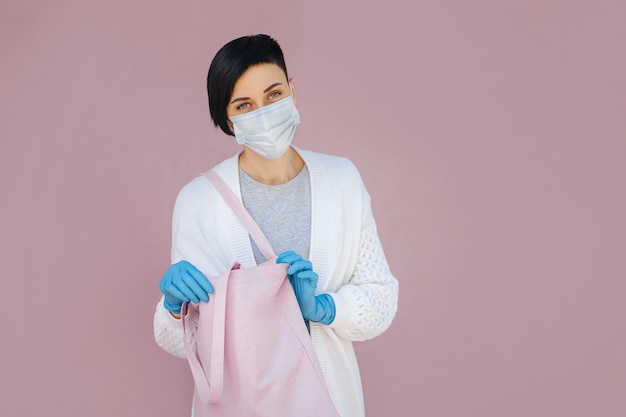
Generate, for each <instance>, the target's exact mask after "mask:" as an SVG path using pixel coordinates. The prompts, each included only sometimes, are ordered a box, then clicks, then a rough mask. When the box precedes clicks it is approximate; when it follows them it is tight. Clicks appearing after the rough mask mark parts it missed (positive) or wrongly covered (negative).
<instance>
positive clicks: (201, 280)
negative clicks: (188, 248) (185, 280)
mask: <svg viewBox="0 0 626 417" xmlns="http://www.w3.org/2000/svg"><path fill="white" fill-rule="evenodd" d="M187 273H188V274H189V275H190V276H191V277H193V279H194V280H195V281H196V282H197V283H198V285H200V287H202V289H203V290H204V292H205V293H207V294H213V291H214V290H213V285H211V282H210V281H209V280H208V279H207V278H206V277H205V276H204V274H203V273H202V272H200V270H199V269H198V268H196V267H195V266H193V265H191V264H189V266H188V267H187Z"/></svg>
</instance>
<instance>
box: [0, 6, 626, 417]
mask: <svg viewBox="0 0 626 417" xmlns="http://www.w3.org/2000/svg"><path fill="white" fill-rule="evenodd" d="M624 16H626V3H625V2H623V1H622V0H615V1H608V0H606V1H604V0H603V1H598V0H595V1H592V0H588V1H572V0H567V1H566V0H562V1H556V0H535V1H496V0H491V1H487V0H481V1H471V2H470V1H465V0H450V1H408V0H404V1H402V0H390V1H385V2H374V1H369V2H367V1H366V2H363V1H344V2H341V1H340V2H337V1H330V0H318V1H306V0H297V1H294V0H289V1H286V0H285V1H280V0H273V1H268V2H245V1H244V2H225V1H224V2H209V1H204V2H202V1H191V0H189V1H179V2H174V1H163V0H158V1H154V0H151V1H148V0H143V1H139V0H137V1H99V2H94V1H79V0H74V1H71V0H64V1H56V2H44V1H39V2H37V1H17V0H14V1H2V3H0V60H1V62H0V63H1V66H0V118H1V123H0V139H1V146H2V147H1V152H0V162H1V165H0V186H1V193H2V200H1V201H2V203H1V206H0V207H1V210H2V212H1V216H0V230H1V239H2V246H1V247H0V253H1V256H2V258H1V265H2V272H1V275H2V281H1V282H2V284H1V285H2V287H1V288H2V289H1V292H0V294H1V296H0V300H1V302H0V308H1V311H2V327H1V330H0V332H1V334H0V340H1V342H0V343H1V346H0V348H1V351H0V360H1V361H2V364H1V371H0V414H1V415H3V416H14V417H19V416H41V415H46V416H50V417H61V416H63V417H67V416H90V417H100V416H102V417H105V416H106V417H110V416H163V417H166V416H186V415H188V411H189V406H190V398H191V391H192V385H191V377H190V374H189V370H188V367H187V364H186V362H184V361H182V360H179V359H176V358H173V357H171V356H169V355H167V354H166V353H164V352H163V351H161V350H160V349H159V348H158V347H157V346H156V344H155V343H154V340H153V336H152V315H153V311H154V305H155V303H156V301H157V299H158V298H159V296H160V293H159V290H158V280H159V279H160V277H161V275H162V273H163V272H164V270H165V269H166V267H167V266H168V264H169V245H170V216H171V211H172V207H173V203H174V199H175V197H176V193H177V192H178V190H179V189H180V187H182V186H183V185H184V184H185V183H186V182H187V181H189V180H190V179H191V178H193V176H194V175H195V174H196V173H198V172H200V171H203V170H206V169H208V168H210V167H211V166H213V165H214V164H215V163H217V162H219V161H220V160H222V159H224V158H225V157H227V156H230V155H232V154H233V153H234V152H235V151H236V149H237V147H236V146H235V145H234V144H233V141H232V139H229V138H226V137H225V136H224V135H222V134H221V133H220V132H219V131H218V130H216V129H214V128H213V127H212V125H211V123H210V119H209V115H208V109H207V99H206V93H205V90H204V85H205V76H206V70H207V68H208V65H209V62H210V60H211V58H212V57H213V55H214V53H215V52H216V51H217V49H218V48H219V47H220V46H221V45H223V44H224V43H225V42H227V41H229V40H231V39H232V38H235V37H238V36H241V35H244V34H252V33H258V32H266V33H268V34H270V35H273V36H275V37H276V38H277V39H278V40H279V41H280V43H281V44H282V46H283V48H284V50H285V52H286V58H287V63H288V68H289V70H290V75H291V76H292V77H294V78H295V80H296V88H297V94H298V107H299V109H300V112H301V114H302V124H301V125H300V127H299V130H298V135H297V136H296V142H295V143H296V144H297V145H298V146H300V147H303V148H309V149H313V150H318V151H322V152H328V153H334V154H340V155H345V156H348V157H350V158H351V159H352V160H353V161H354V162H355V163H356V164H357V166H359V168H360V169H361V172H362V174H363V177H364V179H365V181H366V184H367V185H368V188H369V190H370V193H371V194H372V197H373V208H374V213H375V215H376V217H377V221H378V225H379V231H380V236H381V239H382V241H383V244H384V246H385V249H386V253H387V256H388V259H389V262H390V264H391V266H392V271H393V272H394V273H395V275H396V276H397V277H398V278H399V280H400V282H401V296H400V308H399V311H398V315H397V318H396V320H395V322H394V324H393V326H392V327H391V328H390V330H389V331H388V332H386V333H385V334H383V335H382V336H381V337H379V338H377V339H374V340H372V341H368V342H364V343H359V344H357V349H358V355H359V359H360V363H361V369H362V374H363V381H364V382H363V383H364V387H365V394H366V404H367V410H368V417H377V416H391V415H393V416H407V417H408V416H428V417H453V416H454V417H456V416H477V417H478V416H480V417H484V416H489V417H491V416H494V417H496V416H498V417H500V416H507V417H518V416H519V417H528V416H533V417H538V416H550V417H554V416H569V417H576V416H581V417H583V416H585V417H587V416H602V417H613V416H615V417H617V416H624V415H626V395H625V393H626V324H625V323H626V303H625V302H624V294H625V293H626V283H625V277H626V270H625V269H626V268H625V267H624V260H625V259H626V253H625V247H626V238H625V236H626V226H625V221H624V213H625V212H626V197H625V193H624V190H625V189H626V169H625V168H624V160H625V156H626V145H625V139H626V111H625V110H626V82H625V77H624V74H626V58H625V54H624V50H625V49H624V48H625V45H626V24H624Z"/></svg>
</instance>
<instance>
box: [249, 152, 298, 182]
mask: <svg viewBox="0 0 626 417" xmlns="http://www.w3.org/2000/svg"><path fill="white" fill-rule="evenodd" d="M239 167H240V168H241V169H243V171H244V172H245V173H246V174H248V175H249V176H250V177H252V178H253V179H254V180H255V181H258V182H260V183H261V184H267V185H280V184H284V183H286V182H288V181H290V180H292V179H294V178H295V177H296V176H297V175H298V174H299V173H300V171H301V170H302V168H303V167H304V161H303V160H302V158H301V157H300V155H299V154H298V152H296V151H295V150H294V149H293V148H292V147H289V148H288V149H287V151H286V152H285V153H284V154H283V155H282V156H281V157H280V158H278V159H266V158H263V157H262V156H260V155H258V154H257V153H255V152H254V151H252V150H250V149H249V148H248V147H247V146H244V151H243V152H242V153H241V155H239Z"/></svg>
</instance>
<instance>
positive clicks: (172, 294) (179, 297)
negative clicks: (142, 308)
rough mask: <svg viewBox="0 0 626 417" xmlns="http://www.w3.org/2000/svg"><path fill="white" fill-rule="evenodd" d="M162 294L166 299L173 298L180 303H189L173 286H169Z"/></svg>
mask: <svg viewBox="0 0 626 417" xmlns="http://www.w3.org/2000/svg"><path fill="white" fill-rule="evenodd" d="M163 294H165V296H166V297H169V298H173V299H176V300H178V301H181V302H183V301H189V298H188V297H187V296H186V295H185V294H183V293H182V292H180V290H179V289H178V288H176V287H175V286H174V285H170V286H169V287H167V289H165V290H164V291H163Z"/></svg>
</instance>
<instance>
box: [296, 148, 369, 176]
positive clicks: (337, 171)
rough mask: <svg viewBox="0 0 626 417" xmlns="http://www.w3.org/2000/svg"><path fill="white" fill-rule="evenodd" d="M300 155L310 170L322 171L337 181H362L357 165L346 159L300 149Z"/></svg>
mask: <svg viewBox="0 0 626 417" xmlns="http://www.w3.org/2000/svg"><path fill="white" fill-rule="evenodd" d="M298 153H299V154H300V155H301V156H302V158H303V159H304V161H305V163H306V164H307V166H308V167H309V169H310V170H313V171H316V170H322V171H324V172H325V173H326V174H327V175H329V176H330V177H331V178H335V179H338V178H344V179H352V180H358V181H360V180H361V176H360V174H359V170H358V169H357V167H356V165H355V164H354V163H353V162H352V161H351V160H350V159H348V158H346V157H343V156H337V155H330V154H325V153H320V152H313V151H307V150H300V149H298Z"/></svg>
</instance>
